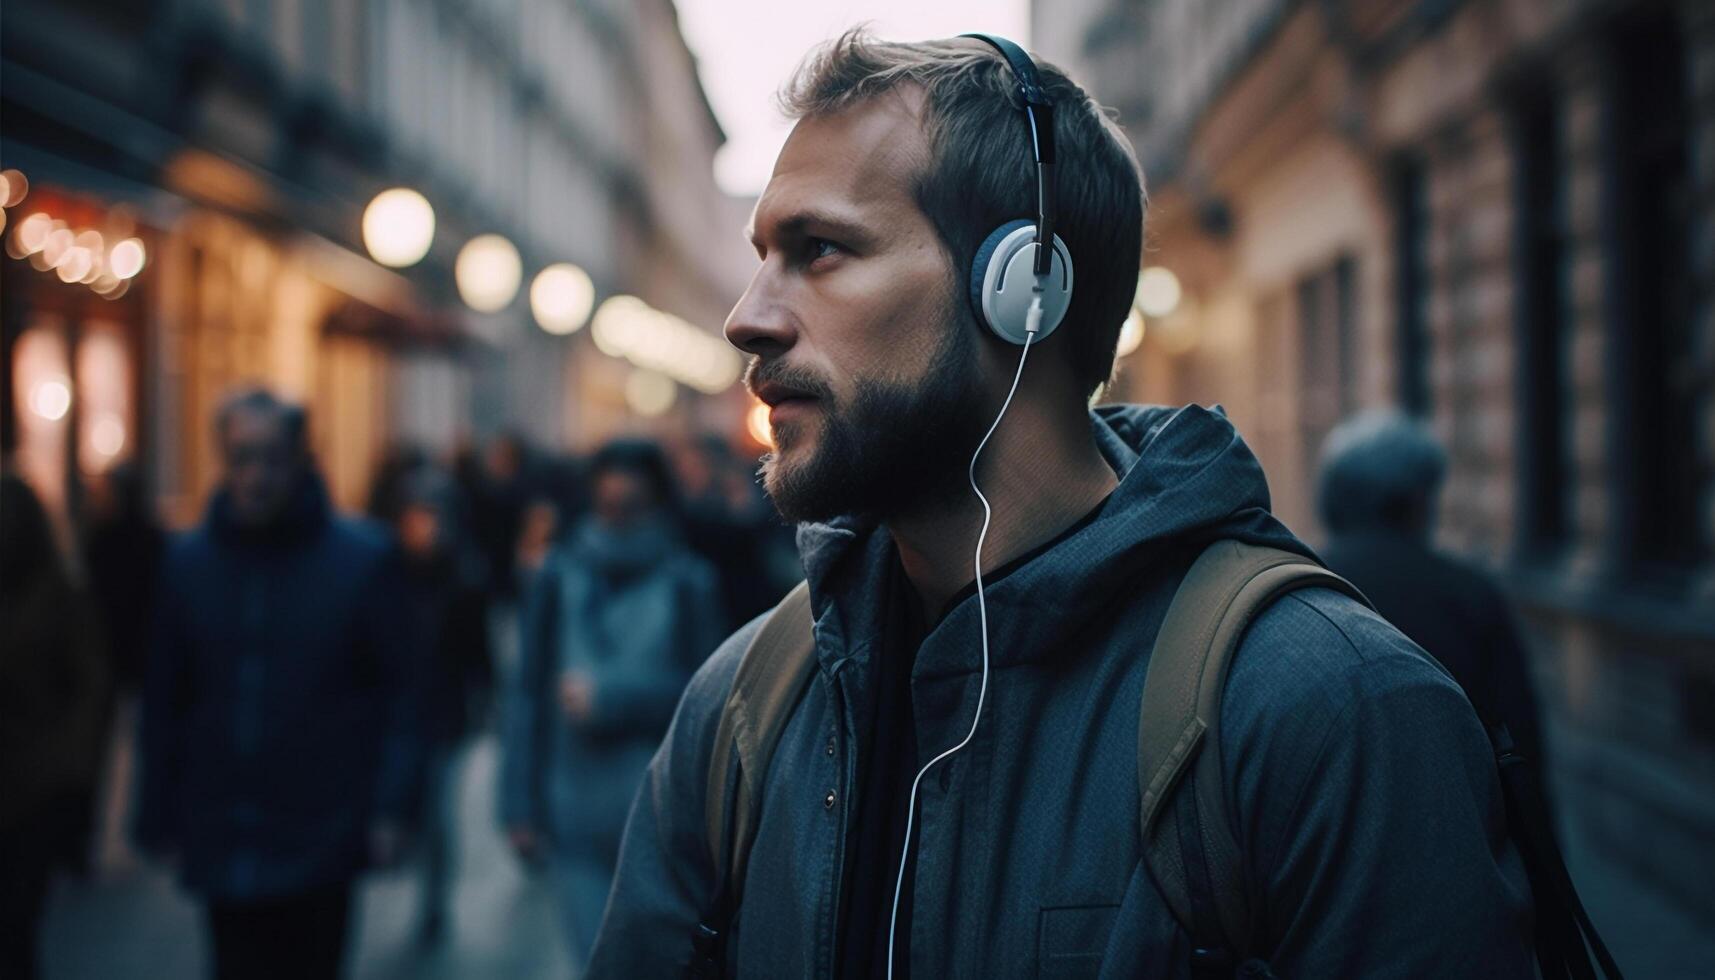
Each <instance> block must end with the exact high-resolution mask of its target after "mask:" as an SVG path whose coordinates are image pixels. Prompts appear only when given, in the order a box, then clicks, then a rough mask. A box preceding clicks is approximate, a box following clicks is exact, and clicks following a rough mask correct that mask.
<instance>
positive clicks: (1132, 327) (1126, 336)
mask: <svg viewBox="0 0 1715 980" xmlns="http://www.w3.org/2000/svg"><path fill="white" fill-rule="evenodd" d="M1142 344H1143V314H1142V313H1139V312H1138V311H1137V310H1136V309H1135V308H1134V309H1133V310H1132V311H1131V315H1129V316H1127V317H1126V318H1125V326H1123V327H1120V342H1119V348H1118V349H1117V350H1115V351H1114V356H1115V357H1116V358H1120V357H1126V356H1127V355H1129V354H1131V353H1133V352H1134V351H1136V350H1137V349H1138V347H1139V346H1141V345H1142Z"/></svg>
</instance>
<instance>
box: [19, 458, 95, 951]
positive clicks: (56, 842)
mask: <svg viewBox="0 0 1715 980" xmlns="http://www.w3.org/2000/svg"><path fill="white" fill-rule="evenodd" d="M108 677H109V672H108V665H107V662H106V659H105V658H104V657H103V656H102V650H101V636H100V632H99V631H98V630H97V628H96V625H95V617H94V614H93V611H92V609H91V607H90V603H89V602H88V600H87V599H86V598H85V597H84V595H83V594H82V593H81V592H80V591H79V590H78V589H77V588H76V587H75V586H74V585H73V584H72V581H71V579H70V577H69V576H67V574H66V572H65V568H64V567H63V565H62V564H61V561H60V556H59V553H58V552H57V550H56V548H55V545H54V541H53V532H52V530H51V529H50V526H49V523H48V516H47V513H46V512H45V511H44V510H43V509H42V505H41V502H40V501H39V500H37V498H36V495H35V492H34V491H32V490H31V489H30V488H29V486H28V485H26V484H25V483H24V482H23V481H22V480H20V479H18V477H16V476H15V475H13V474H10V473H8V474H5V475H4V476H0V977H18V978H20V980H29V978H32V977H35V976H36V975H37V971H38V970H39V969H40V963H39V962H38V955H39V951H40V934H41V920H42V911H43V906H44V904H45V902H46V899H47V894H48V883H49V880H50V877H51V875H52V873H53V870H54V868H55V864H56V862H57V861H59V860H60V859H61V858H63V857H64V856H65V854H66V851H67V850H68V847H76V846H79V845H81V844H83V843H85V840H84V837H83V833H82V832H83V830H84V828H85V826H86V820H85V813H86V810H87V808H88V806H89V800H90V797H91V794H92V790H93V787H94V785H95V779H96V773H97V771H98V769H99V766H100V761H101V748H102V744H103V742H102V736H103V734H104V733H105V730H106V729H105V718H106V705H107V703H108V700H109V694H108V691H109V680H108Z"/></svg>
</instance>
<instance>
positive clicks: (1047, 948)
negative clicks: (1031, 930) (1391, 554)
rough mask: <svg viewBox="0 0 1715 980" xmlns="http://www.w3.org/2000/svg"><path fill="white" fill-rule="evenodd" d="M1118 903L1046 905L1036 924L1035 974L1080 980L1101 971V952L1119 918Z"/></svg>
mask: <svg viewBox="0 0 1715 980" xmlns="http://www.w3.org/2000/svg"><path fill="white" fill-rule="evenodd" d="M1119 911H1120V907H1119V906H1118V905H1063V906H1059V907H1056V908H1044V909H1042V910H1041V915H1040V917H1039V919H1038V923H1037V941H1036V975H1037V977H1039V978H1041V980H1081V978H1087V977H1095V976H1096V975H1097V974H1098V973H1100V972H1101V968H1102V952H1103V951H1104V950H1105V949H1107V945H1108V934H1109V933H1111V932H1113V929H1114V920H1115V919H1117V918H1118V917H1119Z"/></svg>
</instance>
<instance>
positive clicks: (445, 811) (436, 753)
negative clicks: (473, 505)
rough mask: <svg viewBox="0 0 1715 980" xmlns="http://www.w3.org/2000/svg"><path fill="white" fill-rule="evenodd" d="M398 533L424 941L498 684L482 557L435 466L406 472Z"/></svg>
mask: <svg viewBox="0 0 1715 980" xmlns="http://www.w3.org/2000/svg"><path fill="white" fill-rule="evenodd" d="M396 489H397V498H396V506H395V508H394V510H393V515H394V516H393V528H394V533H395V535H396V536H397V538H398V540H399V549H400V553H401V554H402V556H403V559H404V571H405V594H406V597H407V604H408V607H409V611H410V618H411V626H412V629H413V631H414V632H415V639H414V642H413V648H414V649H415V650H416V651H417V654H418V667H417V673H418V675H419V677H420V680H421V683H422V686H423V720H424V725H423V727H424V750H425V752H424V755H425V758H424V762H425V765H424V770H423V773H424V787H423V788H424V792H423V817H422V834H421V837H422V860H423V885H422V890H421V892H420V895H421V909H422V910H421V913H420V917H419V919H418V927H417V928H418V939H419V940H420V941H421V942H423V943H425V944H429V943H434V942H437V941H439V940H440V939H441V937H442V936H443V935H445V931H446V919H447V915H448V904H449V903H448V886H449V885H450V883H451V879H452V858H453V844H454V833H453V831H454V823H453V817H454V812H455V810H456V807H457V793H456V787H457V783H458V780H457V778H456V776H457V773H458V759H459V757H460V751H461V749H462V748H463V746H464V744H465V741H466V740H467V739H468V738H469V736H470V734H471V732H472V730H473V729H474V728H475V726H476V725H477V724H479V723H480V722H481V719H482V718H483V716H484V714H485V712H486V705H487V703H488V699H489V693H490V691H491V690H492V686H493V668H492V665H491V663H490V659H489V649H488V618H487V616H488V601H487V597H486V596H485V595H484V594H483V590H482V573H481V569H480V561H481V559H480V558H479V557H478V556H477V555H476V554H475V553H474V549H472V548H469V547H467V546H466V545H467V542H466V541H465V540H464V538H463V536H462V535H461V534H460V529H459V526H458V522H457V516H456V515H457V514H458V510H459V508H458V505H457V487H456V486H454V484H453V483H452V481H451V479H449V478H448V477H447V476H446V475H445V474H443V473H440V472H439V471H437V470H435V469H434V468H433V467H431V466H428V465H426V464H425V465H420V466H419V467H418V468H417V469H416V470H414V471H412V472H409V473H403V474H400V476H399V481H398V486H397V488H396Z"/></svg>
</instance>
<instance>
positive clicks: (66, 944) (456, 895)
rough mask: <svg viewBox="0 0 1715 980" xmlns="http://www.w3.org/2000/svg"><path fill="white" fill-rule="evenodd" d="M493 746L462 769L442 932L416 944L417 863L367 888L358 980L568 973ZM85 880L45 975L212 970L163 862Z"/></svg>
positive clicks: (194, 910)
mask: <svg viewBox="0 0 1715 980" xmlns="http://www.w3.org/2000/svg"><path fill="white" fill-rule="evenodd" d="M498 754H499V753H498V748H497V744H496V742H495V740H494V738H493V737H485V738H482V739H479V740H478V741H476V742H475V743H473V744H472V745H471V747H470V748H469V749H468V750H467V752H466V753H465V756H464V758H463V759H462V760H461V765H462V772H461V773H459V776H458V794H459V796H458V829H457V839H458V844H457V859H456V860H457V865H456V873H455V876H454V880H453V898H452V916H451V921H450V922H449V923H448V929H447V932H446V934H445V936H444V938H443V940H442V941H441V942H440V943H438V944H437V945H434V946H432V947H423V946H420V945H418V944H417V943H416V942H415V929H416V914H417V896H418V882H417V877H416V869H415V868H414V867H407V868H403V869H401V870H400V871H398V872H392V873H388V874H385V875H376V876H372V877H370V878H369V879H367V880H366V881H365V882H364V884H363V885H362V888H361V898H360V901H359V908H358V913H357V916H356V919H355V921H354V922H353V935H352V943H351V960H350V961H349V970H348V974H347V975H348V976H349V977H350V978H352V980H404V978H411V980H418V978H421V980H442V978H446V980H451V978H458V980H485V978H490V977H493V978H505V980H539V978H556V980H563V978H566V977H569V976H571V972H572V971H571V967H570V964H569V962H568V960H567V957H566V953H565V950H564V947H563V946H562V945H561V938H560V932H559V927H558V925H557V921H556V916H555V911H554V907H553V901H552V898H551V896H550V894H549V889H548V887H547V882H546V881H544V880H541V879H540V878H537V877H532V876H530V875H527V874H525V873H524V871H523V870H522V869H521V868H520V866H519V863H518V862H517V861H516V860H515V859H514V858H513V856H512V854H511V852H510V850H509V849H508V848H507V845H506V842H505V840H504V838H503V837H502V836H501V833H500V829H499V827H498V826H497V825H496V822H495V817H494V813H495V810H494V787H495V775H496V767H497V765H498ZM103 850H104V853H103V856H102V859H101V860H100V861H99V862H98V867H99V868H100V870H98V871H97V872H96V873H95V874H94V875H92V876H91V877H89V878H87V879H84V880H81V881H80V880H72V879H69V878H64V877H62V878H61V880H60V881H58V882H57V883H56V885H55V888H54V892H53V895H52V898H51V900H50V903H49V908H48V913H47V919H46V922H45V923H44V931H45V935H44V936H43V960H44V963H43V966H44V980H129V978H138V980H144V978H147V980H178V978H186V980H200V978H202V977H206V976H208V975H209V972H208V964H207V955H208V953H207V944H206V940H205V936H204V931H203V924H202V917H201V911H200V909H199V908H198V906H197V905H196V904H195V903H193V902H192V901H191V900H190V898H189V896H187V895H186V894H185V893H184V892H183V891H181V890H180V889H179V888H178V887H177V886H176V885H175V884H174V883H173V880H172V878H171V876H170V874H169V873H168V872H167V871H165V870H164V869H162V868H159V867H155V866H152V865H149V864H147V863H143V862H140V861H138V860H137V859H136V858H135V857H134V856H132V855H130V854H129V853H128V852H125V851H124V850H123V849H114V848H112V847H111V846H109V847H106V848H104V849H103Z"/></svg>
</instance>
